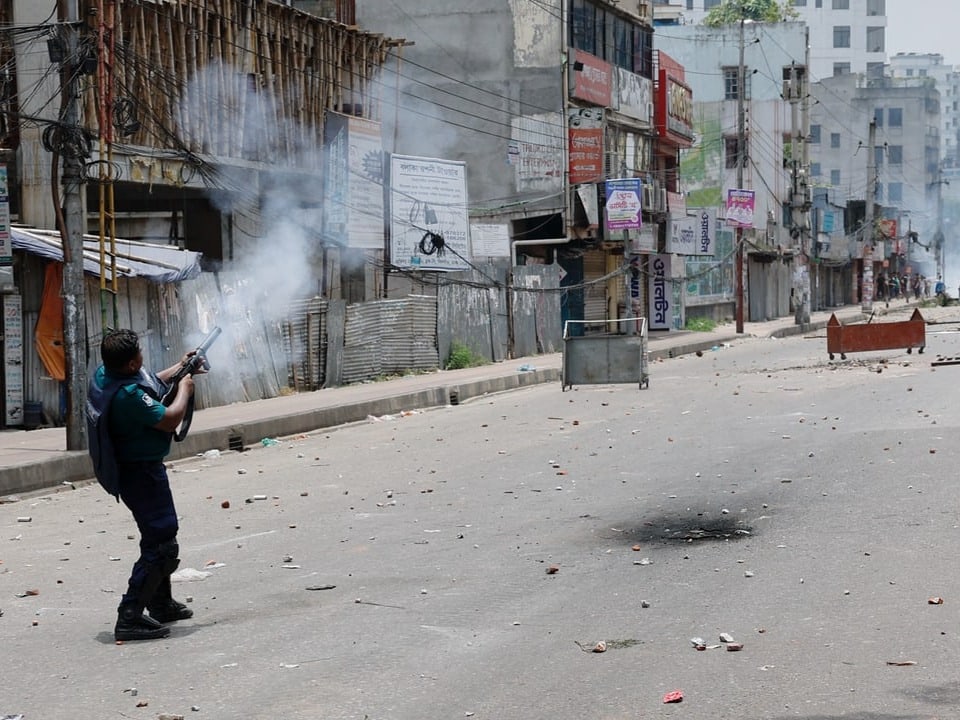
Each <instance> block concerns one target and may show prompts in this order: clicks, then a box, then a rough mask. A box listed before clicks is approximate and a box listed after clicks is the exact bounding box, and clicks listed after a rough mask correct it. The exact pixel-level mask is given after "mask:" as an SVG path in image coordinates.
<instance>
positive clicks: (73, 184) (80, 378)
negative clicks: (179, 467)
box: [52, 0, 87, 450]
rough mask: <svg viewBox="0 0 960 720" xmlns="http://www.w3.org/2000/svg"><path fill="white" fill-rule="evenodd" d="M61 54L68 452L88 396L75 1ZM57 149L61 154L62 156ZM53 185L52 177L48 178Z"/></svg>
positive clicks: (82, 431) (82, 435)
mask: <svg viewBox="0 0 960 720" xmlns="http://www.w3.org/2000/svg"><path fill="white" fill-rule="evenodd" d="M57 10H58V13H59V18H60V22H61V27H62V28H63V32H64V33H66V38H65V39H66V53H65V54H64V60H63V62H62V63H61V65H60V83H61V88H62V105H61V108H60V121H59V122H60V128H59V132H58V133H57V136H58V137H59V138H60V140H59V146H58V147H57V148H54V152H58V153H61V155H62V157H63V176H62V179H63V227H61V228H60V237H61V239H62V242H63V264H64V266H63V290H62V294H63V345H64V357H65V360H66V375H67V450H85V449H86V448H87V427H86V420H85V405H86V398H87V360H86V358H87V347H86V346H87V334H86V327H87V322H86V311H85V305H84V297H85V294H84V287H83V231H84V218H83V201H82V197H81V191H82V184H81V178H80V153H79V152H78V151H77V145H76V143H73V142H70V140H69V138H70V137H71V136H73V137H75V136H76V135H75V134H76V133H79V131H80V128H79V124H80V112H79V95H80V92H79V87H80V86H79V82H78V78H79V73H80V63H81V58H80V53H79V37H78V35H79V17H78V16H77V0H57ZM61 151H62V152H61ZM52 181H53V182H56V181H57V179H56V178H52Z"/></svg>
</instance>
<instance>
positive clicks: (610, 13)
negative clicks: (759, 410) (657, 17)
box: [356, 0, 691, 331]
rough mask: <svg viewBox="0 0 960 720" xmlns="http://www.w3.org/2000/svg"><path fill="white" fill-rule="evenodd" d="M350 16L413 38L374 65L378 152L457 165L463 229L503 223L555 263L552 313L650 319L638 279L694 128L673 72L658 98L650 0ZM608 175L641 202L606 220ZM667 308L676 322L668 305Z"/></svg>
mask: <svg viewBox="0 0 960 720" xmlns="http://www.w3.org/2000/svg"><path fill="white" fill-rule="evenodd" d="M356 12H357V19H358V22H359V23H361V24H362V25H368V26H378V27H390V28H392V29H394V32H398V33H403V34H404V37H405V38H407V39H408V41H409V42H410V44H409V45H408V46H406V47H404V48H403V55H402V59H399V60H398V62H397V64H396V66H395V67H391V68H389V69H388V72H387V73H385V77H386V78H387V81H388V82H390V81H391V80H395V81H396V83H397V84H396V87H395V88H393V90H388V92H387V96H388V97H389V96H392V95H393V94H395V97H396V117H395V118H393V119H392V118H391V117H389V115H390V114H389V113H385V117H384V135H385V137H386V138H389V142H387V149H388V151H391V152H397V153H402V154H409V155H417V156H426V157H437V158H446V159H449V160H456V161H462V162H464V163H465V165H466V169H467V178H468V188H469V192H468V194H469V198H470V201H469V211H470V221H471V224H472V226H473V227H476V226H477V225H480V224H482V225H484V226H494V227H500V228H502V234H503V235H504V236H505V238H506V239H507V242H508V247H509V259H508V262H510V263H512V264H514V265H516V264H547V265H556V266H557V268H558V272H559V273H560V274H561V275H562V278H563V279H562V287H564V288H566V291H565V293H564V296H563V298H564V299H563V305H562V313H563V317H562V320H563V321H566V320H584V321H588V322H595V323H598V324H599V325H598V327H599V328H600V329H603V328H604V327H607V328H608V327H609V326H605V325H604V324H605V323H606V322H607V321H609V320H623V319H627V318H629V317H632V316H637V315H643V316H646V315H648V314H649V313H648V310H649V308H650V306H651V295H650V287H649V283H648V282H645V281H643V280H642V279H641V278H646V279H648V278H649V277H650V275H651V263H653V262H654V261H655V256H658V255H660V254H662V253H663V249H664V235H665V232H666V225H665V219H666V209H667V208H666V205H667V192H668V190H670V189H671V187H674V188H675V186H676V170H677V153H678V150H679V147H681V146H683V145H684V144H689V142H690V135H691V130H690V128H689V113H688V109H689V103H688V102H687V104H684V103H685V100H687V101H688V100H689V89H688V88H687V97H686V99H685V98H684V97H683V92H684V85H683V80H682V73H678V72H673V73H671V75H670V79H669V84H670V93H669V98H672V99H673V105H672V106H670V107H663V108H661V105H663V104H664V103H666V104H669V103H670V99H668V95H667V94H666V93H665V94H662V95H661V94H658V91H657V86H658V81H659V79H658V78H657V77H656V76H655V72H656V70H655V60H654V49H653V24H652V20H653V15H652V7H651V5H650V3H649V2H646V1H645V0H630V1H629V2H619V3H615V2H606V1H604V0H570V2H561V1H560V0H546V1H545V2H535V3H531V2H526V1H519V0H517V1H511V2H503V0H477V2H473V3H470V4H468V5H461V6H458V7H452V6H450V4H449V3H441V2H422V0H418V1H414V0H397V1H396V2H392V3H381V2H376V1H375V0H357V4H356ZM479 37H482V38H484V41H483V42H476V38H479ZM664 81H665V82H667V80H666V79H665V80H664ZM685 108H686V110H687V112H686V114H685ZM661 111H662V112H663V113H665V114H664V117H665V118H666V117H668V116H669V117H670V118H671V119H672V124H671V126H670V127H671V130H670V132H669V134H668V135H669V136H666V135H662V134H660V133H659V132H658V129H657V126H656V124H655V123H656V117H657V113H659V112H661ZM685 122H686V123H687V127H686V129H684V123H685ZM684 133H686V137H684ZM661 142H664V143H665V144H664V145H662V146H659V147H660V150H657V148H658V143H661ZM613 180H618V181H624V182H623V183H622V184H617V185H616V187H617V188H618V191H619V192H624V193H626V194H627V195H630V196H635V197H636V200H635V201H631V202H636V203H637V204H638V205H640V206H642V209H640V210H639V211H638V212H637V213H634V215H635V218H634V219H633V220H630V219H629V218H628V219H627V220H626V221H618V222H617V223H613V224H611V223H609V222H608V216H609V214H610V213H609V210H610V208H608V207H607V202H608V198H609V197H610V193H611V192H612V188H614V185H615V184H614V183H611V182H610V181H613ZM472 232H473V231H472ZM486 260H487V258H483V257H482V256H477V257H475V258H474V262H484V261H486ZM661 264H663V263H662V262H661ZM628 266H629V270H627V267H628ZM658 267H659V265H658ZM667 315H668V316H669V317H667V316H665V321H664V327H665V328H667V327H676V326H677V325H678V323H679V322H680V321H679V318H680V314H679V309H678V308H673V309H672V310H671V311H670V312H669V313H667ZM574 331H576V329H575V330H574Z"/></svg>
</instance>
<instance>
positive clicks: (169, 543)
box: [157, 538, 180, 575]
mask: <svg viewBox="0 0 960 720" xmlns="http://www.w3.org/2000/svg"><path fill="white" fill-rule="evenodd" d="M157 553H158V554H159V555H160V565H161V566H162V568H163V571H164V572H165V573H166V574H167V575H169V574H170V573H172V572H173V571H174V570H176V569H177V568H178V567H180V544H179V543H178V542H177V539H176V538H172V539H170V540H166V541H164V542H162V543H160V544H159V545H158V546H157Z"/></svg>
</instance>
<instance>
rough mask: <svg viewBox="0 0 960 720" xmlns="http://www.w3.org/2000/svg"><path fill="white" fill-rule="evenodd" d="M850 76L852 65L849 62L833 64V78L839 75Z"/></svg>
mask: <svg viewBox="0 0 960 720" xmlns="http://www.w3.org/2000/svg"><path fill="white" fill-rule="evenodd" d="M849 74H850V63H848V62H839V63H834V64H833V76H834V77H836V76H837V75H849Z"/></svg>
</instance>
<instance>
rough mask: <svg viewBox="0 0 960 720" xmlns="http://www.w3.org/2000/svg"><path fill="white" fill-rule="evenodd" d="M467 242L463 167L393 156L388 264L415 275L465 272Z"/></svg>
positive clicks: (442, 162)
mask: <svg viewBox="0 0 960 720" xmlns="http://www.w3.org/2000/svg"><path fill="white" fill-rule="evenodd" d="M469 238H470V222H469V215H468V212H467V166H466V163H462V162H455V161H453V160H440V159H437V158H423V157H411V156H409V155H391V156H390V262H391V263H392V264H393V265H395V266H396V267H401V268H413V269H418V270H466V269H467V268H468V267H469V265H468V260H470V247H469V245H470V243H469ZM441 239H442V240H441ZM438 240H441V241H440V242H438Z"/></svg>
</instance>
